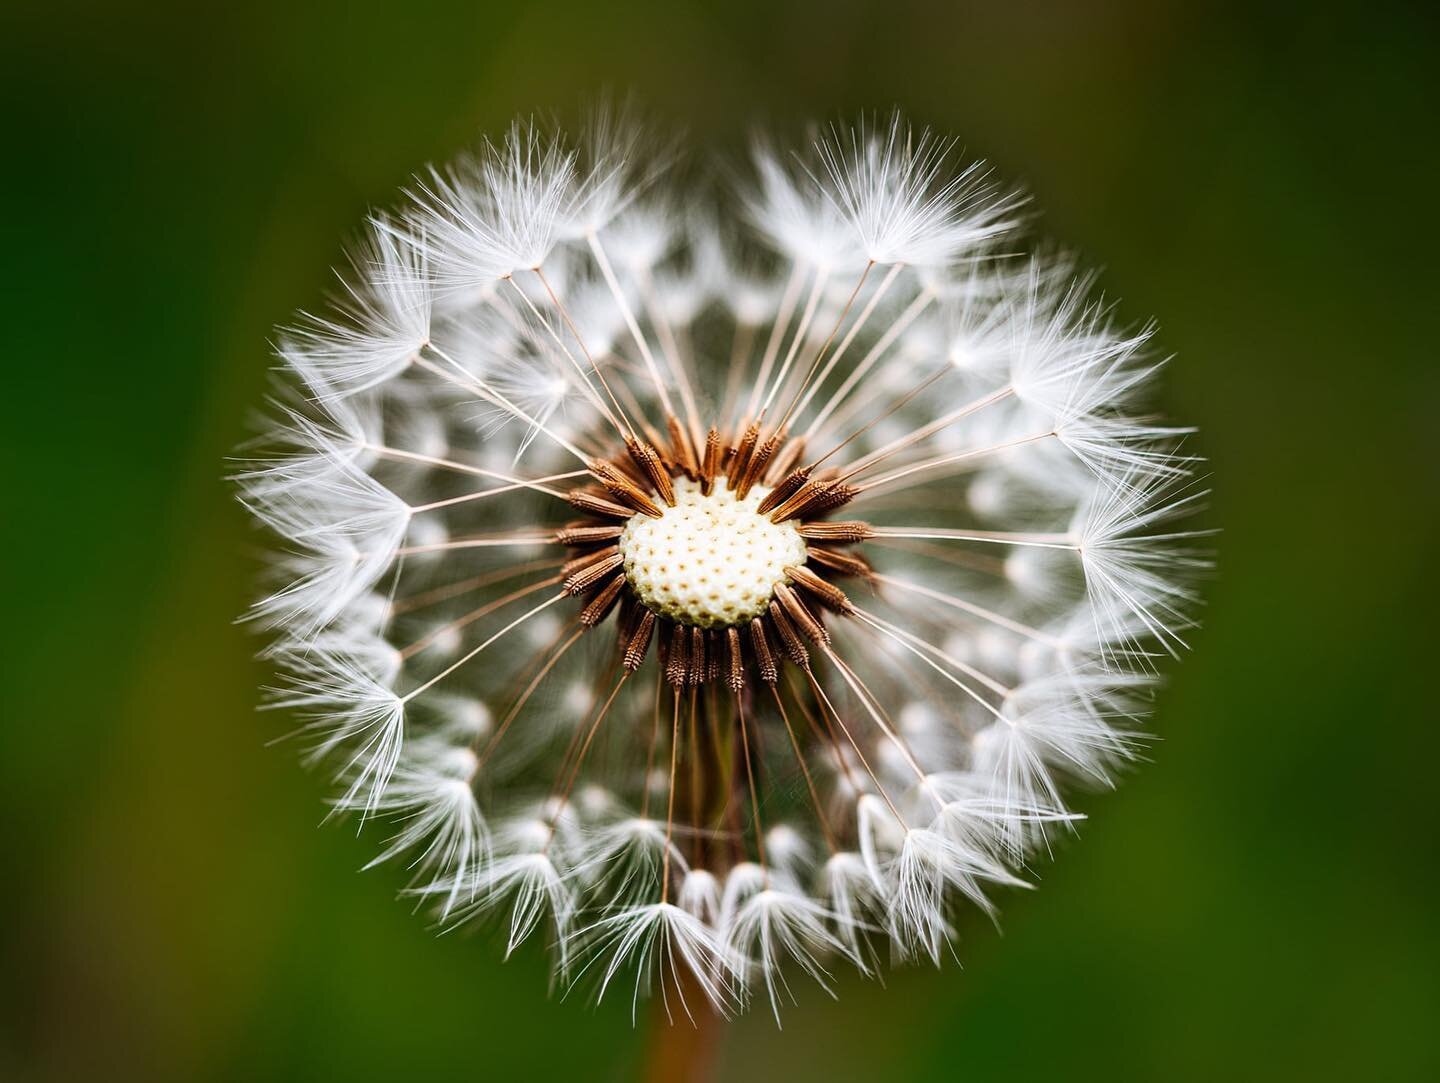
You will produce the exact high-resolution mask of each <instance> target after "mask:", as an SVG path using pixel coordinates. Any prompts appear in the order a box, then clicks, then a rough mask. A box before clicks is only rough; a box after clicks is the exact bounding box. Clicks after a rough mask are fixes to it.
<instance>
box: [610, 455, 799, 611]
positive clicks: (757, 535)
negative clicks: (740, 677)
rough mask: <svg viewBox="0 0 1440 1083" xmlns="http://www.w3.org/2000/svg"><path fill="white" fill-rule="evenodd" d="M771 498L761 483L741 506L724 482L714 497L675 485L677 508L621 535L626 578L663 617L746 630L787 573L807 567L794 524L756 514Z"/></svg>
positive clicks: (680, 482)
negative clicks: (804, 565)
mask: <svg viewBox="0 0 1440 1083" xmlns="http://www.w3.org/2000/svg"><path fill="white" fill-rule="evenodd" d="M769 492H770V490H769V489H767V488H766V487H765V486H763V485H757V486H755V487H754V488H753V489H751V490H750V492H749V493H748V494H746V496H745V498H744V499H743V500H737V499H736V497H735V494H734V493H733V492H731V491H730V490H729V489H728V488H726V487H725V485H724V483H723V480H722V481H721V482H719V483H717V484H716V486H715V487H714V488H713V489H712V490H711V491H710V494H709V495H708V496H707V495H705V494H704V493H703V492H701V491H700V486H699V484H697V483H696V482H693V481H690V480H689V479H688V478H677V479H676V480H675V506H674V507H673V508H669V507H667V508H663V509H662V510H663V514H662V515H661V516H660V518H658V519H654V518H652V517H650V516H649V515H645V514H643V513H641V514H638V515H635V516H633V517H631V518H630V520H629V521H628V522H626V524H625V530H624V532H623V533H622V534H621V535H620V554H621V556H622V557H624V560H625V578H626V579H628V580H629V582H630V587H631V589H632V590H634V592H635V595H636V597H638V598H639V599H640V601H641V602H643V603H644V604H645V605H646V607H648V608H649V609H651V610H653V611H654V612H655V613H656V614H657V615H658V616H661V617H668V618H669V619H671V620H674V621H679V622H680V623H682V624H691V625H697V626H699V627H701V628H714V627H718V626H724V625H732V624H743V623H746V622H748V621H750V620H751V619H753V618H755V617H758V616H760V614H762V613H764V612H765V609H766V607H767V606H768V605H769V604H770V599H771V597H772V596H773V595H774V593H775V584H776V583H787V582H789V577H788V576H786V574H785V569H786V568H788V567H794V566H798V565H801V564H804V563H805V541H804V539H803V538H801V537H800V532H799V530H797V529H796V526H795V524H794V523H793V522H789V521H787V522H784V523H772V522H771V521H770V518H769V516H768V515H762V514H760V513H759V512H758V511H756V508H757V507H758V506H759V504H760V501H762V500H764V499H765V497H766V495H768V493H769Z"/></svg>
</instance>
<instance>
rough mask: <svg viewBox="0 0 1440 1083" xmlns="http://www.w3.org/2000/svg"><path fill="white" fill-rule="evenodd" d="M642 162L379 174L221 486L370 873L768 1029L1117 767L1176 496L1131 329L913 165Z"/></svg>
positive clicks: (1059, 259)
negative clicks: (259, 425) (687, 171)
mask: <svg viewBox="0 0 1440 1083" xmlns="http://www.w3.org/2000/svg"><path fill="white" fill-rule="evenodd" d="M679 146H680V144H679V143H678V141H676V140H673V139H670V138H668V137H666V136H664V135H663V134H658V133H657V132H655V131H654V130H653V129H649V128H647V127H646V126H645V125H644V124H643V123H641V122H640V121H639V119H638V114H637V113H636V112H635V111H634V110H624V109H621V110H613V109H610V110H605V109H602V110H600V111H597V112H596V113H595V114H594V115H593V116H592V118H591V119H590V120H589V121H588V122H587V124H586V125H585V126H584V127H583V128H582V130H581V134H580V136H579V138H578V140H571V139H569V138H568V137H566V136H565V135H563V134H562V133H558V132H554V131H549V130H542V129H541V128H539V127H537V126H535V125H534V124H531V123H526V122H517V123H516V124H515V125H514V126H512V127H511V128H510V129H509V130H508V131H507V132H506V133H504V134H503V135H502V136H500V137H499V138H498V139H496V140H493V141H489V142H484V143H483V144H482V145H481V146H480V147H479V149H478V150H477V151H475V152H474V153H473V154H471V155H468V156H462V157H461V158H460V159H459V160H457V161H456V162H455V163H452V164H450V165H448V166H440V167H435V168H433V169H430V170H428V171H426V172H424V173H422V174H421V175H420V176H419V177H418V178H417V179H416V181H415V182H414V183H413V184H412V185H411V186H410V189H409V190H408V192H407V194H406V195H405V197H404V198H403V199H402V200H401V201H400V203H399V205H397V206H396V207H394V208H392V209H390V210H387V211H385V212H382V213H379V214H376V215H375V216H374V217H373V219H372V220H371V221H370V223H369V224H368V225H367V228H366V230H365V232H364V234H363V236H362V238H361V240H360V241H359V242H358V243H357V244H356V245H355V246H354V248H353V250H352V253H351V255H350V258H349V262H348V266H347V267H346V269H345V271H344V272H343V273H342V274H341V276H340V287H339V288H338V289H337V290H336V291H335V296H334V302H333V304H332V306H331V308H330V309H328V310H326V311H324V312H321V313H318V314H309V315H307V314H301V315H300V316H298V317H297V318H296V319H295V320H294V321H293V323H292V326H291V327H290V328H289V329H287V330H286V331H284V332H282V333H281V334H279V335H277V338H276V343H277V345H276V349H277V354H278V357H279V360H280V363H281V366H282V371H283V376H282V384H283V386H282V388H281V390H280V391H279V392H278V395H277V400H276V403H275V408H274V415H275V419H274V421H273V422H272V423H271V424H270V426H269V428H268V431H267V432H266V433H265V434H264V435H263V436H262V438H261V439H260V440H259V441H257V442H255V443H253V444H252V445H249V446H247V448H246V450H245V452H244V461H243V462H242V463H241V464H240V465H239V467H237V470H236V484H237V487H238V490H239V495H240V497H241V499H242V500H243V501H244V503H245V504H246V506H247V507H249V508H250V509H251V510H252V511H253V512H254V514H255V516H256V518H257V520H258V521H259V523H260V524H261V525H262V526H263V527H264V528H266V530H267V531H268V532H269V533H270V535H271V536H272V537H273V538H274V540H275V548H276V554H275V557H274V559H273V560H272V561H271V562H270V566H269V568H268V571H267V577H266V579H267V581H266V589H265V592H264V594H263V596H262V597H261V598H260V600H259V601H257V602H256V604H255V606H254V608H253V611H252V614H251V615H252V617H253V619H254V621H255V622H256V624H257V625H258V626H260V627H261V628H262V629H263V630H264V632H265V634H266V636H267V643H266V646H265V648H264V650H263V654H264V657H265V658H266V660H267V662H269V663H271V664H273V665H274V666H275V667H276V669H277V670H278V671H279V676H278V678H277V680H276V682H275V688H274V691H273V692H272V694H271V702H272V706H274V707H275V708H277V709H281V710H283V711H286V712H288V713H290V714H292V715H293V716H295V717H297V718H298V720H299V721H298V727H299V728H298V730H297V732H296V739H297V741H298V742H299V743H300V744H301V745H302V746H303V749H304V755H305V759H306V761H307V762H308V763H311V764H313V765H315V766H317V767H319V768H323V769H325V770H327V771H328V772H329V773H330V776H331V777H332V778H333V781H334V786H335V790H334V792H333V794H332V795H331V798H330V803H331V809H332V816H337V817H344V816H352V817H355V818H356V819H358V820H359V821H361V822H362V824H363V825H364V826H365V829H366V830H367V831H377V832H380V833H381V834H380V836H379V845H378V854H377V856H376V858H375V861H374V862H373V864H376V865H380V866H386V867H398V868H400V869H402V870H403V873H402V875H405V876H407V877H408V878H409V879H408V884H407V890H408V891H409V893H410V894H411V895H412V896H413V897H414V898H415V899H416V900H418V901H419V903H420V904H421V905H422V906H423V907H424V908H425V909H427V911H429V912H430V913H431V914H432V915H433V917H434V919H435V921H436V922H437V924H438V926H439V927H440V928H451V927H454V926H456V925H459V924H469V923H482V924H484V923H488V924H489V925H491V926H492V927H493V928H495V929H496V930H497V931H498V935H499V936H500V938H501V939H502V940H503V942H504V947H505V950H506V951H507V952H508V951H511V950H514V949H515V948H516V947H518V946H519V944H520V943H521V942H522V941H524V940H526V939H528V938H531V937H536V938H542V939H544V940H545V941H546V942H547V943H548V945H549V947H550V949H551V952H552V957H553V959H554V961H555V968H556V974H557V978H558V979H559V981H560V982H561V984H562V985H565V986H567V987H568V986H571V985H575V984H586V985H588V986H589V987H590V989H591V990H592V991H593V992H594V993H595V994H596V995H601V994H604V993H605V992H606V991H607V990H614V989H617V988H621V987H624V988H626V989H628V990H629V991H630V992H629V993H628V994H627V995H630V996H632V997H633V998H634V1000H635V1002H636V1003H637V1004H638V1000H639V998H640V997H642V996H654V997H656V998H657V999H658V1001H659V1002H660V1003H661V1005H663V1006H664V1008H665V1009H666V1010H667V1011H669V1012H670V1015H671V1018H672V1019H676V1018H679V1019H684V1018H686V1017H689V1016H692V1015H693V1013H694V1012H695V1011H697V1010H701V1009H702V1008H703V1007H704V1005H702V1004H701V1003H699V1002H700V1001H703V1002H705V1003H706V1004H708V1005H709V1006H710V1007H711V1008H713V1009H714V1010H716V1011H720V1012H726V1013H729V1012H734V1011H739V1010H744V1009H746V1008H747V1007H751V1006H758V1007H760V1008H762V1009H763V1010H767V1011H770V1012H773V1013H775V1015H776V1018H777V1020H778V1019H779V1018H780V1012H781V1009H782V1006H783V1005H785V1004H787V1003H789V1002H790V1001H792V1000H794V999H795V998H796V997H797V996H799V995H803V990H804V988H805V986H806V985H810V984H818V985H819V986H820V987H821V989H822V990H825V991H828V990H830V989H831V988H832V986H833V982H832V976H833V974H834V973H835V972H836V971H835V968H836V967H838V966H841V965H848V966H853V967H856V968H858V969H859V970H860V971H861V972H863V973H867V974H873V973H876V972H877V971H878V970H880V969H881V966H882V962H883V961H884V960H887V959H890V958H897V957H898V958H921V959H928V960H932V961H934V962H936V963H940V962H941V961H942V960H943V959H944V958H945V957H946V956H947V955H949V954H951V951H952V942H953V940H954V936H955V934H956V932H957V930H960V929H963V928H964V927H965V922H966V920H967V918H966V915H967V913H968V914H980V915H982V916H984V917H986V918H993V916H994V914H995V913H996V911H997V909H998V907H999V906H1000V905H1001V904H1002V903H1003V899H1004V895H1005V894H1006V893H1007V892H1009V891H1013V890H1016V889H1019V888H1021V887H1024V886H1026V884H1027V881H1026V878H1025V877H1022V876H1021V875H1020V874H1021V872H1022V870H1025V869H1027V868H1029V867H1030V866H1031V865H1032V864H1033V863H1034V862H1035V860H1036V858H1037V855H1039V854H1042V853H1044V852H1045V851H1047V850H1048V848H1049V845H1050V842H1051V840H1052V838H1053V837H1054V835H1055V833H1056V832H1060V831H1075V830H1076V829H1077V825H1078V823H1079V820H1080V817H1079V816H1078V815H1077V814H1076V813H1074V812H1073V811H1072V810H1071V809H1070V808H1069V807H1068V806H1067V804H1066V802H1067V799H1068V795H1069V794H1070V793H1071V792H1072V791H1073V790H1074V789H1076V788H1083V787H1089V788H1096V787H1108V786H1111V785H1114V784H1115V783H1116V782H1117V781H1118V780H1119V779H1120V778H1121V776H1122V775H1123V772H1124V770H1125V768H1126V766H1127V765H1128V764H1129V763H1130V762H1131V761H1133V759H1134V758H1135V757H1136V755H1137V753H1138V752H1139V751H1140V750H1141V748H1142V747H1143V734H1142V732H1141V729H1140V726H1141V722H1142V716H1143V713H1144V709H1145V706H1146V703H1147V702H1148V699H1149V698H1150V697H1149V695H1148V693H1149V691H1150V690H1151V687H1152V686H1153V684H1154V683H1155V681H1156V679H1157V670H1158V669H1159V668H1160V663H1161V661H1162V660H1163V658H1164V657H1165V655H1166V654H1167V653H1171V654H1174V653H1178V652H1179V651H1180V650H1181V649H1182V648H1183V646H1184V643H1185V639H1186V636H1187V634H1188V631H1189V629H1190V628H1191V627H1192V626H1193V623H1194V612H1195V608H1196V605H1197V603H1198V600H1199V599H1198V596H1197V591H1196V587H1195V582H1196V577H1197V576H1198V575H1199V574H1200V573H1202V572H1203V571H1204V568H1205V566H1206V561H1207V556H1206V554H1205V553H1204V552H1203V550H1202V549H1201V547H1200V545H1199V539H1198V538H1197V537H1196V536H1195V535H1194V534H1193V533H1192V532H1191V531H1190V530H1188V529H1187V526H1186V523H1185V517H1186V516H1188V515H1189V514H1190V513H1191V512H1192V511H1194V510H1195V508H1196V507H1197V506H1198V504H1199V502H1200V501H1201V500H1203V496H1204V494H1203V492H1202V491H1200V490H1199V489H1198V488H1197V487H1196V484H1195V482H1194V480H1193V477H1194V472H1195V470H1196V469H1197V466H1198V464H1197V462H1196V460H1195V459H1194V458H1192V457H1190V456H1188V455H1185V454H1182V453H1181V450H1180V449H1181V443H1182V441H1183V440H1184V438H1185V435H1186V432H1185V430H1182V429H1178V428H1173V427H1169V426H1166V425H1164V424H1162V423H1160V422H1159V421H1157V420H1156V419H1155V417H1154V413H1153V410H1152V408H1151V407H1150V406H1149V405H1147V403H1146V397H1147V393H1148V391H1149V388H1150V386H1151V385H1152V384H1153V381H1154V379H1155V377H1156V374H1157V371H1158V365H1159V362H1158V359H1157V358H1156V357H1155V355H1154V352H1153V351H1154V347H1153V340H1154V339H1155V336H1156V332H1155V329H1154V327H1153V326H1152V325H1150V324H1145V323H1140V324H1130V323H1127V322H1125V321H1124V320H1123V319H1122V318H1121V316H1120V314H1119V309H1118V306H1117V305H1116V304H1115V303H1114V302H1112V301H1110V300H1107V299H1105V298H1103V297H1101V296H1099V295H1098V294H1097V293H1096V288H1095V282H1094V280H1093V277H1092V276H1090V275H1087V274H1085V273H1084V272H1082V271H1081V270H1080V269H1079V262H1078V260H1077V259H1076V258H1075V257H1073V256H1071V255H1067V254H1064V253H1059V252H1056V251H1055V250H1053V249H1050V248H1047V247H1044V246H1036V247H1034V248H1033V250H1032V251H1031V252H1030V253H1029V254H1027V255H1023V256H1017V255H1015V254H1014V253H1017V252H1022V251H1024V250H1025V249H1026V248H1027V247H1029V245H1028V238H1027V237H1026V236H1025V235H1024V234H1023V233H1021V232H1020V229H1021V227H1022V225H1023V222H1022V215H1021V211H1022V209H1023V198H1022V197H1021V196H1020V195H1018V194H1017V193H1015V192H1014V191H1012V190H1011V189H1009V188H1007V187H1006V186H1005V185H1003V184H1002V183H1000V182H999V181H998V180H997V179H996V178H995V176H994V174H993V173H992V172H991V171H990V170H989V168H988V167H986V166H983V165H980V164H978V163H965V162H964V161H962V156H961V154H960V153H959V151H958V148H957V146H956V145H955V144H954V143H953V142H952V141H950V140H947V139H944V138H941V137H939V136H936V135H933V134H930V133H927V132H923V131H915V130H912V129H911V128H909V127H908V126H907V125H906V124H905V122H904V121H903V120H902V119H901V118H899V117H890V118H885V119H865V120H863V121H862V122H860V123H859V124H857V125H855V126H854V127H849V128H846V127H838V126H837V127H832V128H830V129H827V130H825V131H823V132H821V133H820V134H818V135H817V136H815V137H814V138H811V139H808V140H802V141H800V142H799V143H798V144H796V145H795V146H793V147H791V146H788V145H786V144H784V143H783V142H781V141H778V140H775V139H770V138H765V139H760V140H757V142H756V144H755V146H754V149H753V153H752V155H751V160H750V163H749V164H750V175H749V177H748V178H747V179H744V180H742V181H741V182H740V183H739V184H737V185H735V186H734V188H733V190H728V189H726V188H725V187H724V186H722V185H718V184H715V183H714V182H713V181H711V180H708V179H707V180H705V181H704V182H703V183H701V184H700V185H698V186H696V187H693V188H689V189H687V188H686V187H685V186H684V184H683V183H682V182H681V181H680V180H678V179H676V178H677V177H679V176H681V175H682V171H681V170H678V169H672V168H671V167H672V166H673V165H675V164H677V163H678V162H681V161H683V156H682V154H681V152H680V150H679ZM632 977H633V981H632V980H631V979H632ZM697 998H698V999H697Z"/></svg>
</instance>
